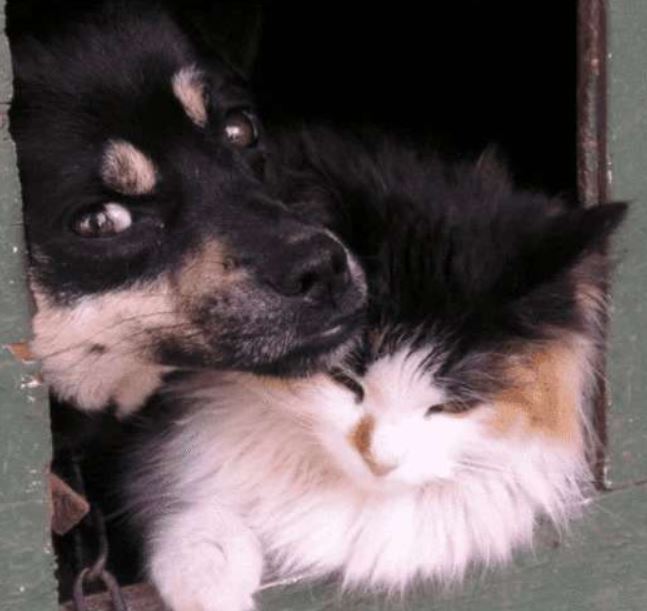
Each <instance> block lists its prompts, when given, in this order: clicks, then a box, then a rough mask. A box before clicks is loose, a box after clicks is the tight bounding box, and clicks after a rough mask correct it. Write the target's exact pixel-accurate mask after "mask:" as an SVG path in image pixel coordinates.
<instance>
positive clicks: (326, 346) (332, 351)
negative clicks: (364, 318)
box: [245, 325, 358, 377]
mask: <svg viewBox="0 0 647 611" xmlns="http://www.w3.org/2000/svg"><path fill="white" fill-rule="evenodd" d="M357 327H358V325H355V326H353V328H352V329H349V328H337V327H333V328H332V329H330V331H329V332H326V331H324V332H323V333H322V334H320V335H319V336H318V337H312V338H309V339H308V340H307V341H304V342H303V343H301V344H299V345H298V346H295V347H294V348H293V349H292V350H289V351H288V352H286V353H285V354H284V355H283V356H281V357H279V358H277V359H275V360H273V361H270V362H267V363H257V364H256V365H254V366H251V367H249V368H245V369H246V370H248V371H250V372H252V373H257V374H261V375H270V376H275V377H305V376H309V375H312V374H314V373H317V372H319V371H325V370H328V369H331V368H332V367H334V366H335V365H337V364H338V363H340V362H341V361H343V360H344V358H345V357H346V356H347V355H348V353H349V352H351V350H352V349H353V347H354V345H355V343H356V341H357V337H358V334H357Z"/></svg>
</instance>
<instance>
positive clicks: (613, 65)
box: [609, 0, 647, 608]
mask: <svg viewBox="0 0 647 611" xmlns="http://www.w3.org/2000/svg"><path fill="white" fill-rule="evenodd" d="M609 21H610V36H609V45H610V48H609V50H610V53H609V68H610V73H609V76H610V79H609V90H610V96H609V151H610V154H611V168H610V170H611V172H610V173H611V190H612V196H613V197H614V198H615V199H618V200H625V201H630V202H632V210H631V215H630V218H629V222H628V223H627V226H626V229H625V232H624V235H623V239H622V241H621V244H620V249H619V255H620V259H619V261H620V262H619V266H618V270H617V273H616V283H615V289H614V308H613V325H612V344H611V358H610V373H611V376H610V377H611V392H612V398H613V403H612V418H611V420H610V431H609V432H610V436H611V458H612V460H611V470H610V474H609V476H610V480H611V485H624V484H627V483H630V482H635V481H641V480H647V303H646V299H645V296H646V295H647V68H646V64H645V58H647V4H646V3H645V2H643V1H642V0H613V1H611V2H610V4H609ZM645 504H646V506H647V498H646V499H645ZM645 515H646V516H647V508H646V509H645ZM646 560H647V559H646ZM646 608H647V605H646Z"/></svg>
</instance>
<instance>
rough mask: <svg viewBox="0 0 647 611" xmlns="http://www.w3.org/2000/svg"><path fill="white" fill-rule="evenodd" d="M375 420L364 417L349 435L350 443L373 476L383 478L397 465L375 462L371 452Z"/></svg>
mask: <svg viewBox="0 0 647 611" xmlns="http://www.w3.org/2000/svg"><path fill="white" fill-rule="evenodd" d="M374 429H375V420H374V419H373V417H372V416H364V417H363V418H362V419H361V420H360V421H359V422H358V424H357V426H356V427H355V429H354V430H353V432H352V433H351V435H350V442H351V443H352V444H353V445H354V446H355V448H357V451H358V452H359V455H360V456H361V457H362V458H363V459H364V462H365V463H366V466H367V467H368V468H369V469H370V470H371V473H372V474H373V475H376V476H377V477H384V476H385V475H388V474H389V473H391V471H393V470H394V469H395V468H396V467H397V465H396V464H387V463H384V462H381V461H379V460H376V458H375V456H374V455H373V452H372V451H371V443H372V439H373V431H374Z"/></svg>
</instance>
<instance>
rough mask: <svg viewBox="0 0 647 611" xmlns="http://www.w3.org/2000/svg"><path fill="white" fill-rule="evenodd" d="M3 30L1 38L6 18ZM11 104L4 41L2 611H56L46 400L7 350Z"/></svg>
mask: <svg viewBox="0 0 647 611" xmlns="http://www.w3.org/2000/svg"><path fill="white" fill-rule="evenodd" d="M3 11H4V2H0V12H1V13H3ZM0 28H1V31H2V32H4V14H2V15H0ZM10 98H11V70H10V59H9V50H8V48H7V44H6V40H5V39H4V36H2V35H0V609H1V610H3V611H4V610H6V611H41V610H42V611H46V610H52V609H55V608H56V597H55V585H54V577H53V567H54V564H53V559H52V553H51V548H50V543H49V541H50V538H49V532H48V519H49V516H48V506H47V501H46V499H47V486H46V481H47V480H46V475H47V465H48V461H49V457H50V441H49V420H48V412H47V396H46V392H45V390H44V388H42V387H41V386H40V385H39V383H38V382H37V380H36V377H35V376H36V374H37V372H36V370H35V367H34V365H33V364H28V363H24V362H23V361H22V360H21V359H20V358H19V355H14V354H12V352H11V351H10V350H9V349H8V348H7V345H8V344H12V343H16V342H23V341H25V340H27V339H28V338H29V309H28V299H27V292H26V290H25V289H26V287H25V270H24V264H23V262H24V247H23V240H22V239H23V230H22V222H21V214H20V212H21V209H20V201H19V193H20V190H19V186H18V180H17V176H16V163H15V155H14V149H13V144H12V142H11V139H10V137H9V134H8V124H7V109H8V104H9V101H10Z"/></svg>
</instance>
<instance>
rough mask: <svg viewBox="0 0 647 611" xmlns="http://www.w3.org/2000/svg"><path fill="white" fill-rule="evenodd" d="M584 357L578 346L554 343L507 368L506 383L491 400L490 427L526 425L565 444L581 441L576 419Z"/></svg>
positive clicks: (500, 429) (504, 428)
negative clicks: (505, 386)
mask: <svg viewBox="0 0 647 611" xmlns="http://www.w3.org/2000/svg"><path fill="white" fill-rule="evenodd" d="M585 367H586V360H585V357H584V356H583V355H582V350H578V349H576V348H574V347H572V346H570V345H568V344H565V343H554V344H552V345H550V346H548V347H546V348H544V349H542V350H539V351H536V352H533V353H532V354H530V355H529V356H528V357H527V358H525V359H524V360H523V364H522V365H515V366H514V367H512V368H511V370H510V371H509V372H508V374H509V376H510V380H511V384H510V386H509V387H508V388H507V389H506V390H504V391H503V392H502V393H501V394H500V395H499V396H498V397H497V398H496V400H495V401H494V405H495V413H494V416H493V420H492V421H491V424H492V426H493V427H494V429H495V430H496V431H498V432H500V433H508V432H510V431H511V430H512V429H514V428H519V427H527V428H529V429H531V430H532V431H535V432H536V431H540V432H542V433H544V434H546V435H548V436H550V437H553V438H555V439H558V440H560V441H562V442H565V443H567V444H569V445H571V444H579V443H580V442H581V437H582V435H581V431H580V426H579V423H578V418H579V408H580V403H581V400H582V394H583V379H584V377H585V373H586V372H585V369H584V368H585Z"/></svg>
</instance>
